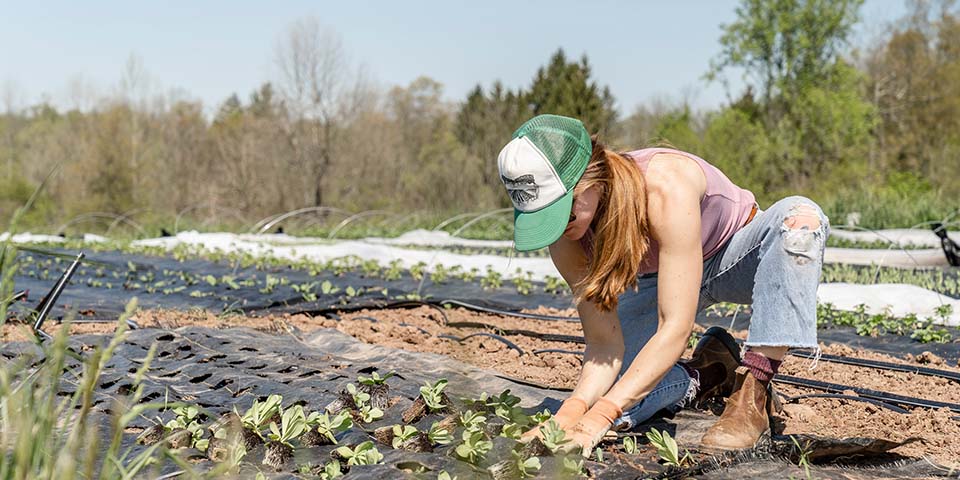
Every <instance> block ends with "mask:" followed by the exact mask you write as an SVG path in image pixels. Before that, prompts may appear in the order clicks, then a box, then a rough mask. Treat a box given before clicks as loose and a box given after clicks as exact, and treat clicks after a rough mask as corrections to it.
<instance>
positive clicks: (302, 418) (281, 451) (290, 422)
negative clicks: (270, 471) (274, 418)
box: [263, 405, 307, 471]
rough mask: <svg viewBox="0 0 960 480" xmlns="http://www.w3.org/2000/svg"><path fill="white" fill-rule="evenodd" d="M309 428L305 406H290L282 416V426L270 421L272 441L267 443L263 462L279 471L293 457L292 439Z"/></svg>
mask: <svg viewBox="0 0 960 480" xmlns="http://www.w3.org/2000/svg"><path fill="white" fill-rule="evenodd" d="M306 429H307V417H306V415H304V413H303V407H301V406H300V405H295V406H294V407H293V408H288V409H287V410H285V411H284V412H283V413H282V415H281V416H280V427H277V424H276V423H274V422H270V433H269V435H268V436H269V438H270V440H271V441H270V442H268V443H267V451H266V453H265V454H264V455H263V464H264V465H269V466H271V467H273V468H274V470H277V471H279V470H280V469H282V468H283V465H284V464H285V463H286V462H287V461H288V460H290V459H291V458H293V445H292V444H291V443H290V442H291V441H292V440H294V439H296V438H297V437H299V436H300V435H301V434H303V432H304V431H305V430H306Z"/></svg>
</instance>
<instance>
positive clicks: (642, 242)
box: [497, 115, 830, 453]
mask: <svg viewBox="0 0 960 480" xmlns="http://www.w3.org/2000/svg"><path fill="white" fill-rule="evenodd" d="M497 162H498V166H499V168H500V175H501V179H502V180H503V183H504V185H505V186H506V188H507V192H508V193H509V195H510V199H511V200H512V201H513V204H514V208H515V229H514V240H515V247H516V249H517V250H535V249H538V248H543V247H546V246H549V247H550V257H551V258H552V259H553V262H554V264H555V265H556V267H557V270H559V271H560V274H561V275H563V277H564V279H565V280H566V281H567V283H568V284H570V286H571V287H572V288H573V290H574V293H575V296H576V300H577V309H578V311H579V313H580V319H581V321H582V323H583V333H584V337H585V339H586V350H585V351H584V358H583V369H582V371H581V374H580V379H579V381H578V383H577V386H576V388H575V389H574V391H573V393H572V394H571V395H570V397H569V398H568V399H566V400H565V401H564V402H563V405H562V406H561V407H560V409H559V410H558V411H557V412H556V414H555V416H554V419H555V420H556V421H557V422H558V423H559V424H560V426H561V427H563V428H564V429H565V430H567V432H568V433H569V434H571V435H572V438H573V440H574V441H575V442H576V443H577V444H579V445H580V446H581V447H583V449H584V452H585V453H588V452H590V451H591V450H592V448H593V447H594V446H595V445H596V444H597V443H598V442H599V441H600V439H601V438H602V437H603V434H604V433H605V432H606V431H607V430H609V429H611V428H614V427H616V428H617V429H622V428H629V427H631V426H632V425H635V424H637V423H639V422H642V421H644V420H646V419H647V418H649V417H651V416H652V415H653V414H654V413H656V412H657V411H659V410H661V409H664V408H667V409H676V408H679V407H681V406H684V405H690V404H697V403H700V402H702V401H703V400H706V399H708V398H710V397H716V396H722V397H729V398H728V399H727V400H726V407H725V409H724V412H723V415H722V416H721V417H720V419H719V420H718V421H717V422H716V424H714V425H713V426H712V427H711V428H710V429H709V430H708V431H707V433H706V434H705V435H704V437H703V441H702V445H701V447H702V448H705V449H708V450H711V449H714V450H717V449H738V448H748V447H751V446H753V445H754V444H755V443H756V442H757V440H758V439H759V438H760V437H761V435H763V433H764V432H765V431H766V430H768V429H769V416H768V414H769V406H768V404H769V402H770V400H771V399H770V394H769V383H770V380H771V379H772V377H773V375H774V374H775V373H776V372H777V368H778V367H779V365H780V361H781V360H782V358H783V356H784V354H785V353H786V351H787V349H788V348H791V347H798V348H817V346H818V345H817V331H816V293H817V286H818V284H819V279H820V271H821V267H822V259H823V251H824V245H825V243H826V237H827V235H828V234H829V229H830V226H829V220H828V219H827V217H826V216H825V215H824V214H823V212H822V211H821V209H820V208H819V207H818V206H817V205H816V204H815V203H814V202H812V201H810V200H809V199H806V198H803V197H788V198H784V199H783V200H780V201H778V202H776V203H774V204H773V205H771V206H770V208H768V209H767V210H765V211H762V210H758V208H757V204H756V202H755V200H754V195H753V194H752V193H751V192H749V191H747V190H745V189H742V188H740V187H737V186H736V185H734V184H733V183H731V181H730V180H729V179H727V177H726V176H725V175H724V174H723V173H722V172H721V171H720V170H718V169H717V168H716V167H714V166H712V165H710V164H708V163H707V162H706V161H704V160H703V159H701V158H699V157H697V156H694V155H691V154H689V153H685V152H681V151H678V150H672V149H665V148H650V149H642V150H636V151H632V152H626V153H616V152H613V151H611V150H607V149H606V148H604V146H603V145H601V144H600V143H598V142H597V141H596V140H595V139H591V137H590V135H589V134H588V132H587V131H586V129H585V128H584V127H583V124H581V123H580V121H578V120H575V119H572V118H567V117H561V116H556V115H540V116H537V117H535V118H533V119H531V120H529V121H527V122H526V123H525V124H523V125H522V126H521V127H520V128H519V129H517V131H516V132H515V133H514V135H513V140H511V141H510V143H508V144H507V145H506V146H505V147H504V148H503V150H502V151H501V152H500V155H499V157H498V159H497ZM721 301H723V302H735V303H742V304H747V303H752V304H753V316H752V319H751V321H750V328H749V335H748V338H747V341H746V343H745V345H746V350H745V352H744V353H743V355H742V358H741V352H740V349H739V347H738V346H737V344H736V342H735V341H734V340H733V338H732V337H730V335H729V334H728V333H726V332H725V331H724V330H723V329H720V328H712V329H710V330H708V332H707V333H706V334H705V335H704V337H703V338H702V339H701V340H700V342H699V343H698V345H697V348H696V349H695V351H694V354H693V357H692V359H691V360H689V361H686V362H679V360H680V356H681V354H682V353H683V351H684V349H685V347H686V345H687V341H688V339H689V338H690V333H691V330H692V328H693V324H694V317H695V315H696V314H697V312H699V311H700V310H702V309H704V308H706V307H708V306H710V305H712V304H714V303H716V302H721ZM536 430H537V429H534V430H532V431H530V432H528V433H527V434H526V436H527V437H528V438H529V437H530V436H533V435H537V431H536Z"/></svg>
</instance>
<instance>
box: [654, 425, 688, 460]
mask: <svg viewBox="0 0 960 480" xmlns="http://www.w3.org/2000/svg"><path fill="white" fill-rule="evenodd" d="M647 439H648V440H650V444H651V445H653V446H654V447H657V455H659V456H660V459H661V460H663V463H665V464H667V465H671V466H674V467H682V466H683V465H684V464H686V463H687V462H689V461H690V460H691V458H690V453H689V452H687V453H686V454H685V455H684V456H683V457H680V448H679V447H678V446H677V441H676V440H674V439H673V437H671V436H670V433H669V432H667V431H666V430H664V431H662V432H661V431H659V430H657V429H656V428H651V429H650V431H649V432H647Z"/></svg>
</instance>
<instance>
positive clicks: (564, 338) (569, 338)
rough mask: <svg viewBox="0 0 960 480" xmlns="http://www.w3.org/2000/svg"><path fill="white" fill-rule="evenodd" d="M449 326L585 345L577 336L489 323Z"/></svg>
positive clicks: (453, 324)
mask: <svg viewBox="0 0 960 480" xmlns="http://www.w3.org/2000/svg"><path fill="white" fill-rule="evenodd" d="M447 326H448V327H454V328H489V329H491V330H496V331H497V332H499V333H501V334H503V335H520V336H524V337H531V338H537V339H540V340H546V341H548V342H566V343H579V344H581V345H582V344H583V343H584V340H583V337H578V336H576V335H561V334H558V333H541V332H534V331H532V330H522V329H511V328H500V327H498V326H496V325H490V324H489V323H483V322H451V323H448V324H447Z"/></svg>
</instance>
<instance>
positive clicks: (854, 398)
mask: <svg viewBox="0 0 960 480" xmlns="http://www.w3.org/2000/svg"><path fill="white" fill-rule="evenodd" d="M783 398H784V400H786V401H788V402H794V401H797V400H803V399H805V398H838V399H842V400H851V401H855V402H866V403H871V404H873V405H876V406H878V407H881V408H886V409H887V410H890V411H893V412H897V413H903V414H907V415H909V414H910V412H909V411H907V410H904V409H902V408H900V407H898V406H896V405H893V404H890V403H887V402H882V401H880V400H876V399H873V398H865V397H858V396H855V395H844V394H842V393H808V394H806V395H797V396H795V397H787V396H784V397H783Z"/></svg>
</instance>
